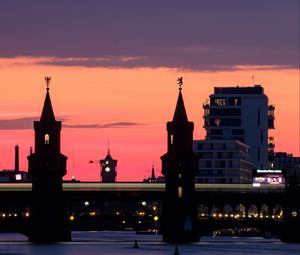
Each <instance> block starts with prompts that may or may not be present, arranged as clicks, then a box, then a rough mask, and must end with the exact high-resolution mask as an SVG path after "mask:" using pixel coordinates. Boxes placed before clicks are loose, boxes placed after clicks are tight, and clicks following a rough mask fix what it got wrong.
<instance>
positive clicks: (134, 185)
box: [0, 182, 285, 193]
mask: <svg viewBox="0 0 300 255" xmlns="http://www.w3.org/2000/svg"><path fill="white" fill-rule="evenodd" d="M195 189H196V192H234V193H283V192H284V189H285V186H284V185H274V186H272V185H261V186H260V187H253V186H252V184H209V183H205V184H202V183H201V184H200V183H197V184H196V185H195ZM31 190H32V184H31V183H0V192H11V191H23V192H24V191H25V192H30V191H31ZM63 190H64V191H67V192H68V191H72V192H74V191H75V192H76V191H78V192H79V191H81V192H84V191H93V192H114V191H120V192H122V191H124V192H129V191H140V192H151V191H152V192H163V191H164V190H165V183H142V182H117V183H99V182H79V183H63Z"/></svg>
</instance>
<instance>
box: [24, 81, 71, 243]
mask: <svg viewBox="0 0 300 255" xmlns="http://www.w3.org/2000/svg"><path fill="white" fill-rule="evenodd" d="M50 80H51V78H50V77H45V81H46V85H47V89H46V97H45V101H44V107H43V110H42V114H41V118H40V121H34V131H35V151H34V153H32V154H31V155H29V156H28V172H29V174H30V175H31V177H32V204H31V209H30V210H31V225H30V230H29V241H32V242H61V241H70V240H71V231H70V228H69V224H68V219H67V214H66V207H65V201H64V198H63V190H62V182H63V180H62V178H63V176H64V175H65V174H66V161H67V157H66V156H65V155H63V154H62V153H61V152H60V131H61V121H56V120H55V117H54V112H53V108H52V104H51V99H50V94H49V83H50Z"/></svg>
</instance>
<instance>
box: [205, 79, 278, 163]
mask: <svg viewBox="0 0 300 255" xmlns="http://www.w3.org/2000/svg"><path fill="white" fill-rule="evenodd" d="M203 109H204V128H205V130H206V139H209V140H238V141H240V142H242V143H245V144H247V145H249V154H250V159H251V161H252V163H253V164H254V166H255V167H256V168H261V169H263V168H266V167H267V166H268V130H269V129H270V128H274V110H275V107H274V106H273V105H268V97H267V96H266V95H265V94H264V89H263V87H262V86H260V85H255V86H254V87H239V86H237V87H215V88H214V94H211V95H210V101H209V102H208V103H205V104H204V105H203Z"/></svg>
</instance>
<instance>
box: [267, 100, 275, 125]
mask: <svg viewBox="0 0 300 255" xmlns="http://www.w3.org/2000/svg"><path fill="white" fill-rule="evenodd" d="M274 110H275V106H274V105H269V106H268V128H269V129H274V128H275V127H274V120H275V117H274Z"/></svg>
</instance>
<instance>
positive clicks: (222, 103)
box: [213, 98, 226, 106]
mask: <svg viewBox="0 0 300 255" xmlns="http://www.w3.org/2000/svg"><path fill="white" fill-rule="evenodd" d="M213 105H218V106H225V105H226V98H215V99H214V101H213Z"/></svg>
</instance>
